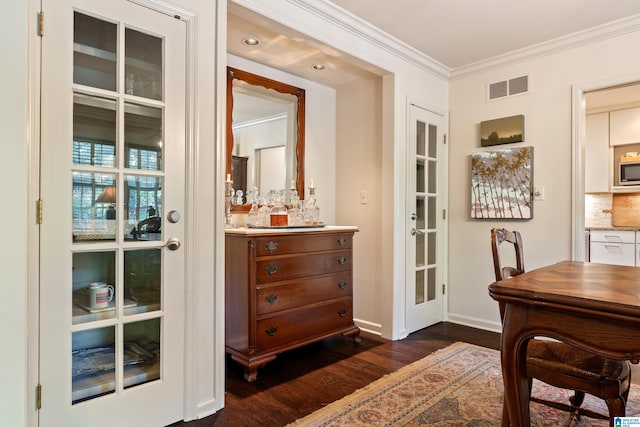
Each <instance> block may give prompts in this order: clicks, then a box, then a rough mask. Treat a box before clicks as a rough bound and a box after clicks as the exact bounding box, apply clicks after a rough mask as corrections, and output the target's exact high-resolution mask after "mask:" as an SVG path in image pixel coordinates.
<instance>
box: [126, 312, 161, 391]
mask: <svg viewBox="0 0 640 427" xmlns="http://www.w3.org/2000/svg"><path fill="white" fill-rule="evenodd" d="M160 347H161V346H160V319H159V318H156V319H148V320H144V321H142V322H132V323H127V324H126V325H124V357H123V362H122V363H123V367H124V388H128V387H133V386H135V385H138V384H143V383H146V382H149V381H154V380H157V379H160Z"/></svg>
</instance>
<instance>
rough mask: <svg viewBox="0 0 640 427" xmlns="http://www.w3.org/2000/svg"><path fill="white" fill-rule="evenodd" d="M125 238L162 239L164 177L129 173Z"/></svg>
mask: <svg viewBox="0 0 640 427" xmlns="http://www.w3.org/2000/svg"><path fill="white" fill-rule="evenodd" d="M124 199H125V202H124V210H125V215H126V225H125V230H124V234H125V236H124V237H125V239H127V240H162V229H161V228H162V177H158V176H146V175H144V176H137V175H127V176H126V177H125V187H124Z"/></svg>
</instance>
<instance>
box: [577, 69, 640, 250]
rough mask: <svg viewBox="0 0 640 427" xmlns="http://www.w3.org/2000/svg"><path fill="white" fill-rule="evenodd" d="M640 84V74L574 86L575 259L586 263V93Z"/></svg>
mask: <svg viewBox="0 0 640 427" xmlns="http://www.w3.org/2000/svg"><path fill="white" fill-rule="evenodd" d="M638 81H640V73H633V74H625V75H622V76H616V77H611V78H608V79H602V80H596V81H591V82H586V83H579V84H574V85H572V87H571V96H572V99H571V106H572V108H571V128H572V133H571V146H572V151H571V163H572V169H573V175H572V179H571V212H572V219H571V223H572V227H571V259H572V260H574V261H584V258H585V242H584V229H585V225H584V224H585V221H584V219H585V218H584V215H585V211H584V209H585V204H584V176H585V167H584V156H585V154H584V153H585V114H586V113H585V105H584V95H585V93H586V92H591V91H594V90H600V89H606V88H609V87H612V86H620V85H624V84H627V83H637V82H638Z"/></svg>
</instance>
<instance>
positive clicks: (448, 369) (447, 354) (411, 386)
mask: <svg viewBox="0 0 640 427" xmlns="http://www.w3.org/2000/svg"><path fill="white" fill-rule="evenodd" d="M502 394H503V386H502V375H501V372H500V353H499V352H498V351H496V350H491V349H487V348H484V347H478V346H475V345H471V344H466V343H455V344H452V345H450V346H449V347H447V348H445V349H443V350H440V351H438V352H436V353H434V354H432V355H430V356H427V357H425V358H424V359H422V360H419V361H417V362H414V363H412V364H411V365H407V366H405V367H403V368H401V369H399V370H398V371H396V372H393V373H391V374H388V375H386V376H384V377H382V378H380V379H379V380H377V381H375V382H373V383H371V384H369V385H368V386H367V387H365V388H362V389H360V390H357V391H356V392H354V393H352V394H351V395H349V396H346V397H345V398H343V399H341V400H338V401H336V402H333V403H331V404H330V405H327V406H326V407H324V408H322V409H320V410H318V411H316V412H314V413H313V414H311V415H309V416H307V417H305V418H301V419H299V420H297V421H295V422H294V423H292V424H290V426H292V427H293V426H305V427H307V426H349V427H356V426H394V427H396V426H424V425H430V426H474V427H485V426H486V427H489V426H491V427H493V426H499V425H500V418H501V415H502ZM532 395H533V396H536V397H544V398H545V399H547V400H556V401H559V402H563V403H566V402H567V401H568V399H569V396H570V395H571V392H569V391H566V390H561V389H557V388H555V387H552V386H549V385H546V384H544V383H541V382H538V381H534V385H533V391H532ZM583 407H585V408H587V409H590V410H592V411H596V412H598V413H601V414H606V413H607V407H606V405H605V404H604V402H603V401H601V400H599V399H596V398H594V397H592V396H588V395H587V397H586V398H585V402H584V403H583ZM627 416H634V417H635V416H640V392H639V391H638V387H637V386H632V387H631V395H630V397H629V403H628V404H627ZM531 425H532V426H581V427H582V426H584V427H586V426H608V425H609V424H608V422H607V421H604V420H597V419H593V418H589V417H586V416H581V417H580V418H579V419H577V420H576V419H575V418H573V419H570V417H569V414H568V412H564V411H560V410H557V409H553V408H551V407H549V406H546V405H541V404H538V403H535V402H532V403H531Z"/></svg>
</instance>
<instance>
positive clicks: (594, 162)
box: [584, 112, 611, 193]
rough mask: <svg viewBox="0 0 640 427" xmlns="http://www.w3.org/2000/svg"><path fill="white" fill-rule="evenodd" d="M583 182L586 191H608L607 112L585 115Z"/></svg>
mask: <svg viewBox="0 0 640 427" xmlns="http://www.w3.org/2000/svg"><path fill="white" fill-rule="evenodd" d="M585 142H586V146H585V182H584V190H585V192H586V193H606V192H608V191H609V183H610V176H611V174H610V173H609V165H610V163H611V162H609V152H610V150H609V113H608V112H606V113H598V114H589V115H587V116H586V139H585Z"/></svg>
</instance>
